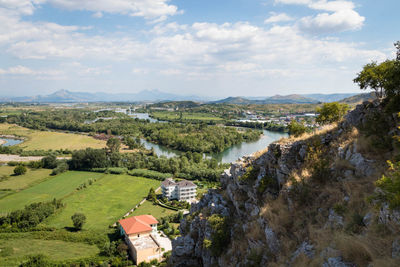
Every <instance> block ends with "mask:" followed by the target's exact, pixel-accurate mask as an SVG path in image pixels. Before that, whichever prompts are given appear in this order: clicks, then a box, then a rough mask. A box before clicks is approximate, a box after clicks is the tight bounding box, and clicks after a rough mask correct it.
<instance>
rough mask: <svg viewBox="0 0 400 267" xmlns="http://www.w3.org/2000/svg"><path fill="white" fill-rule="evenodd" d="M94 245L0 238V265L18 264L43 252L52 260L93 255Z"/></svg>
mask: <svg viewBox="0 0 400 267" xmlns="http://www.w3.org/2000/svg"><path fill="white" fill-rule="evenodd" d="M98 253H99V249H98V247H97V246H95V245H88V244H84V243H72V242H65V241H60V240H40V239H25V238H21V239H0V266H18V265H19V264H20V262H22V261H23V260H25V259H26V257H27V256H29V255H37V254H43V255H46V256H48V257H49V258H50V259H52V260H69V259H79V258H83V257H90V256H94V255H96V254H98Z"/></svg>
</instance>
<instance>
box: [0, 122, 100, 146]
mask: <svg viewBox="0 0 400 267" xmlns="http://www.w3.org/2000/svg"><path fill="white" fill-rule="evenodd" d="M0 135H15V136H19V137H25V138H26V139H27V140H26V141H25V142H23V143H21V144H19V145H18V146H19V147H21V148H23V149H24V150H50V149H52V150H57V149H70V150H75V149H83V148H87V147H91V148H103V147H105V146H106V142H105V141H102V140H96V139H94V138H92V137H90V136H87V135H82V134H72V133H61V132H50V131H37V130H31V129H27V128H24V127H20V126H17V125H13V124H7V123H1V124H0Z"/></svg>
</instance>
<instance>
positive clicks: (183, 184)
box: [161, 178, 196, 187]
mask: <svg viewBox="0 0 400 267" xmlns="http://www.w3.org/2000/svg"><path fill="white" fill-rule="evenodd" d="M161 185H163V186H164V187H168V186H178V187H196V185H195V184H194V183H193V182H191V181H188V180H182V181H179V182H175V181H174V180H173V179H172V178H168V179H165V180H164V181H163V182H162V183H161Z"/></svg>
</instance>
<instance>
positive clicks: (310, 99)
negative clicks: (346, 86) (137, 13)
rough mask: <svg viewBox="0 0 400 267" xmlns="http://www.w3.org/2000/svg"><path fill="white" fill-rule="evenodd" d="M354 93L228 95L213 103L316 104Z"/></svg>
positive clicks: (339, 98) (337, 99)
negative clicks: (251, 96) (264, 95)
mask: <svg viewBox="0 0 400 267" xmlns="http://www.w3.org/2000/svg"><path fill="white" fill-rule="evenodd" d="M354 95H356V94H306V95H295V94H294V95H284V96H282V95H275V96H271V97H267V98H264V99H261V98H259V97H257V98H255V97H254V98H250V97H249V98H246V97H228V98H225V99H222V100H218V101H214V102H213V103H216V104H218V103H224V104H237V105H249V104H317V103H320V102H334V101H340V100H342V99H344V98H348V97H352V96H354Z"/></svg>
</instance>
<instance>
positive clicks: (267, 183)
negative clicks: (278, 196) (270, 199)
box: [257, 176, 279, 194]
mask: <svg viewBox="0 0 400 267" xmlns="http://www.w3.org/2000/svg"><path fill="white" fill-rule="evenodd" d="M267 188H268V189H271V190H272V191H274V192H278V191H279V183H278V180H277V179H275V178H274V177H270V176H264V177H263V178H262V179H261V181H260V184H259V186H258V188H257V191H258V193H260V194H262V193H264V192H265V190H266V189H267Z"/></svg>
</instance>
